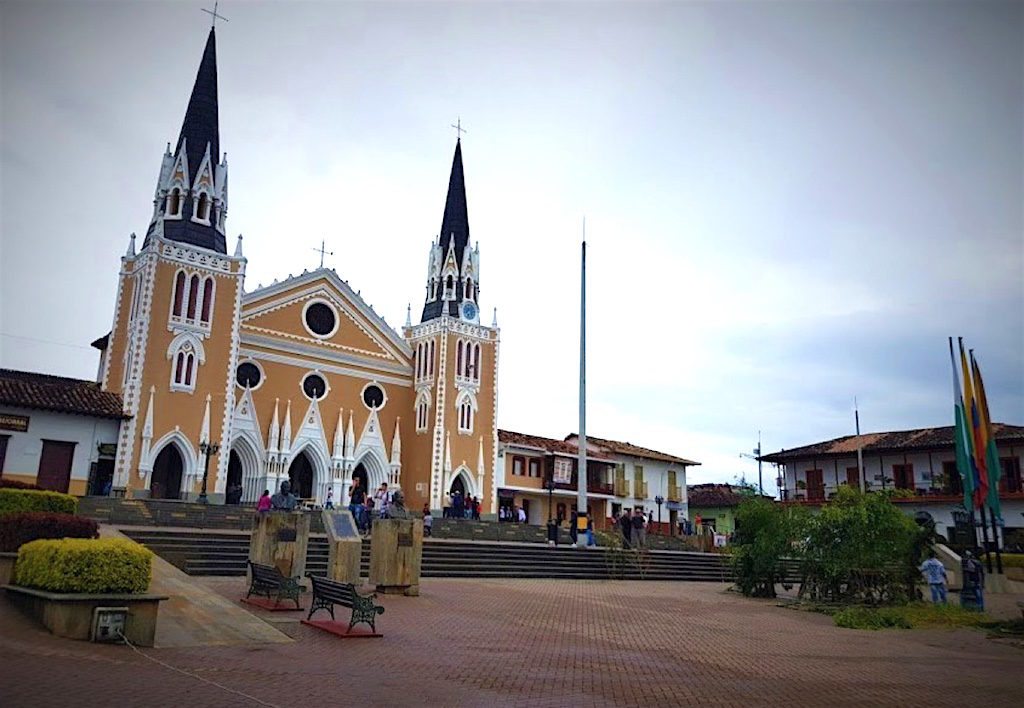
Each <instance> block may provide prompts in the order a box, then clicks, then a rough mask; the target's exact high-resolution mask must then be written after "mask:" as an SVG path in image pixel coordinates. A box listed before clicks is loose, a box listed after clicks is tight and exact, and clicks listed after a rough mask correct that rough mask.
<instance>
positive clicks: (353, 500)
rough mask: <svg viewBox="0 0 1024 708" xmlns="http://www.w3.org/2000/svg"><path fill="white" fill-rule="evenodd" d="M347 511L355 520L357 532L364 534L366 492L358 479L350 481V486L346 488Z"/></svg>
mask: <svg viewBox="0 0 1024 708" xmlns="http://www.w3.org/2000/svg"><path fill="white" fill-rule="evenodd" d="M348 510H349V511H351V512H352V516H353V517H354V518H355V520H356V525H357V526H358V527H359V531H360V532H362V533H365V532H366V518H365V516H366V490H364V489H363V487H362V485H361V484H360V483H359V478H358V477H354V478H353V479H352V486H351V487H349V488H348Z"/></svg>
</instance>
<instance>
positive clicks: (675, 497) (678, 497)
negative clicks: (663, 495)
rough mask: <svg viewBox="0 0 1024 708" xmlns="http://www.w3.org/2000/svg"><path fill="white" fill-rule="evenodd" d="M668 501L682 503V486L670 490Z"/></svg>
mask: <svg viewBox="0 0 1024 708" xmlns="http://www.w3.org/2000/svg"><path fill="white" fill-rule="evenodd" d="M668 500H669V501H674V502H677V501H682V500H683V488H682V487H680V486H678V485H677V486H674V487H669V488H668Z"/></svg>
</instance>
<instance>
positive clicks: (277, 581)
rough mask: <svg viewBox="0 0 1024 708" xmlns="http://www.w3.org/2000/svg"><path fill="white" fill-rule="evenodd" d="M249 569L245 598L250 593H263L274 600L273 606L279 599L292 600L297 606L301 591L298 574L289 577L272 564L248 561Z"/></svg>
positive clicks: (298, 607)
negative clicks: (249, 581)
mask: <svg viewBox="0 0 1024 708" xmlns="http://www.w3.org/2000/svg"><path fill="white" fill-rule="evenodd" d="M249 571H250V575H251V576H252V584H251V585H250V586H249V592H248V593H247V594H246V596H245V597H246V599H248V598H249V597H250V596H251V595H263V596H264V597H266V598H267V599H268V600H270V599H273V600H274V607H277V605H278V604H279V603H280V602H281V600H292V601H293V602H294V603H295V608H296V609H302V608H301V607H300V606H299V593H300V592H302V585H300V584H299V576H297V575H296V576H295V577H293V578H289V577H288V576H286V575H284V574H283V573H282V572H281V571H280V570H278V569H277V568H276V567H274V566H272V565H263V564H261V563H253V562H252V561H249Z"/></svg>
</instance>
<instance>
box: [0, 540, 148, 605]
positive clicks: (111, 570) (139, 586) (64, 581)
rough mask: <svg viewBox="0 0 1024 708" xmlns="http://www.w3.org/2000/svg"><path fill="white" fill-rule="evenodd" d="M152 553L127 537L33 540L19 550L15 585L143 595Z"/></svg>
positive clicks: (44, 588)
mask: <svg viewBox="0 0 1024 708" xmlns="http://www.w3.org/2000/svg"><path fill="white" fill-rule="evenodd" d="M152 559H153V553H152V552H151V551H150V550H149V549H147V548H144V547H142V546H140V545H139V544H137V543H135V542H134V541H130V540H128V539H126V538H100V539H84V538H65V539H61V540H59V541H57V540H54V541H45V540H40V541H32V542H31V543H26V544H25V545H24V546H22V547H21V548H20V549H19V550H18V563H17V565H16V566H15V582H16V583H17V584H18V585H24V586H26V587H33V588H39V589H41V590H48V591H50V592H67V593H142V592H145V591H146V590H147V589H148V588H149V580H150V573H151V564H152Z"/></svg>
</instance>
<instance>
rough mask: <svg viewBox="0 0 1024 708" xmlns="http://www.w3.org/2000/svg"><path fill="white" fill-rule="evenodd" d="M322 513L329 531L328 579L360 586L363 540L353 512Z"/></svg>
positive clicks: (335, 511)
mask: <svg viewBox="0 0 1024 708" xmlns="http://www.w3.org/2000/svg"><path fill="white" fill-rule="evenodd" d="M320 513H321V518H322V519H323V523H324V529H325V530H326V531H327V577H328V578H330V579H331V580H335V581H337V582H339V583H351V584H352V585H359V576H360V574H361V571H360V563H361V562H362V558H363V539H362V537H361V536H360V535H359V529H358V527H357V526H356V520H355V518H353V516H352V512H350V511H348V510H347V509H335V510H333V511H328V510H324V511H322V512H320Z"/></svg>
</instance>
